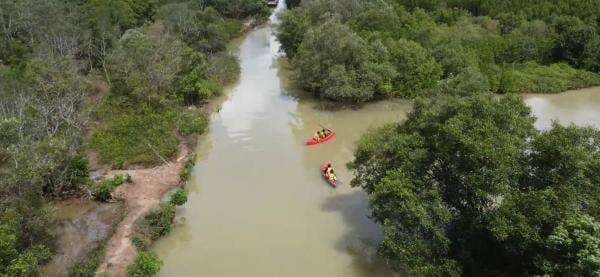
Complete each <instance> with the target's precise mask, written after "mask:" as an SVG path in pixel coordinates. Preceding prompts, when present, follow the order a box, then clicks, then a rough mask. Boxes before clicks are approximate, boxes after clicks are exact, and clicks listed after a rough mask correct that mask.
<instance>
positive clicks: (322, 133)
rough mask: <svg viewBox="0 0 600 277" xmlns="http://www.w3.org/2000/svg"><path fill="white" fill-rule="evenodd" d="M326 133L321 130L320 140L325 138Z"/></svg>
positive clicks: (324, 130)
mask: <svg viewBox="0 0 600 277" xmlns="http://www.w3.org/2000/svg"><path fill="white" fill-rule="evenodd" d="M327 131H328V130H326V129H323V130H321V136H322V137H321V138H322V139H323V138H325V137H326V136H327Z"/></svg>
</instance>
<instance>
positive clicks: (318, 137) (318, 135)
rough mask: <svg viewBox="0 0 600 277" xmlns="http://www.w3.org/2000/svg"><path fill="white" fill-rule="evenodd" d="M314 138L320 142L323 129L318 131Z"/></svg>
mask: <svg viewBox="0 0 600 277" xmlns="http://www.w3.org/2000/svg"><path fill="white" fill-rule="evenodd" d="M313 139H314V140H315V141H316V142H319V141H321V131H317V132H316V133H315V135H314V136H313Z"/></svg>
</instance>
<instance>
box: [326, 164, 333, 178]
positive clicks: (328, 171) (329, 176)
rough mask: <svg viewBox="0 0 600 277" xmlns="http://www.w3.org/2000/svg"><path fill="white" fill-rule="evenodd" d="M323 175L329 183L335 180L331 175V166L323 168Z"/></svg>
mask: <svg viewBox="0 0 600 277" xmlns="http://www.w3.org/2000/svg"><path fill="white" fill-rule="evenodd" d="M325 175H326V176H327V179H329V180H330V181H334V180H335V174H334V173H333V167H331V164H327V168H325Z"/></svg>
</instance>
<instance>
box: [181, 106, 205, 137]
mask: <svg viewBox="0 0 600 277" xmlns="http://www.w3.org/2000/svg"><path fill="white" fill-rule="evenodd" d="M177 125H178V126H177V129H179V133H181V134H182V135H184V136H189V135H192V134H196V135H200V134H202V133H204V132H205V131H206V128H207V127H208V117H207V116H206V115H204V114H202V113H199V112H189V111H185V112H183V113H182V114H181V115H180V116H179V120H178V122H177Z"/></svg>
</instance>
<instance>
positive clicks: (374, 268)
mask: <svg viewBox="0 0 600 277" xmlns="http://www.w3.org/2000/svg"><path fill="white" fill-rule="evenodd" d="M321 208H322V210H323V211H325V212H328V213H339V214H340V215H341V217H342V220H343V222H344V223H345V225H346V226H347V227H348V230H347V231H346V233H345V234H343V235H342V236H341V237H340V238H339V239H338V240H337V241H336V242H335V248H336V250H338V251H341V252H344V253H348V254H349V255H351V256H352V258H353V261H352V267H353V271H354V272H358V273H361V275H364V276H395V274H393V273H392V271H391V270H390V269H389V268H388V267H387V266H386V265H385V263H384V262H383V261H382V260H381V259H380V258H379V257H378V256H377V244H378V243H379V242H380V241H381V240H382V238H383V235H382V232H381V228H380V227H379V225H377V223H375V222H373V221H372V220H371V219H370V218H369V216H370V210H369V205H368V200H367V195H366V194H365V193H364V192H362V191H360V190H355V191H352V192H350V193H345V194H338V195H334V196H331V197H329V198H328V199H326V200H325V202H324V203H323V205H322V206H321Z"/></svg>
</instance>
